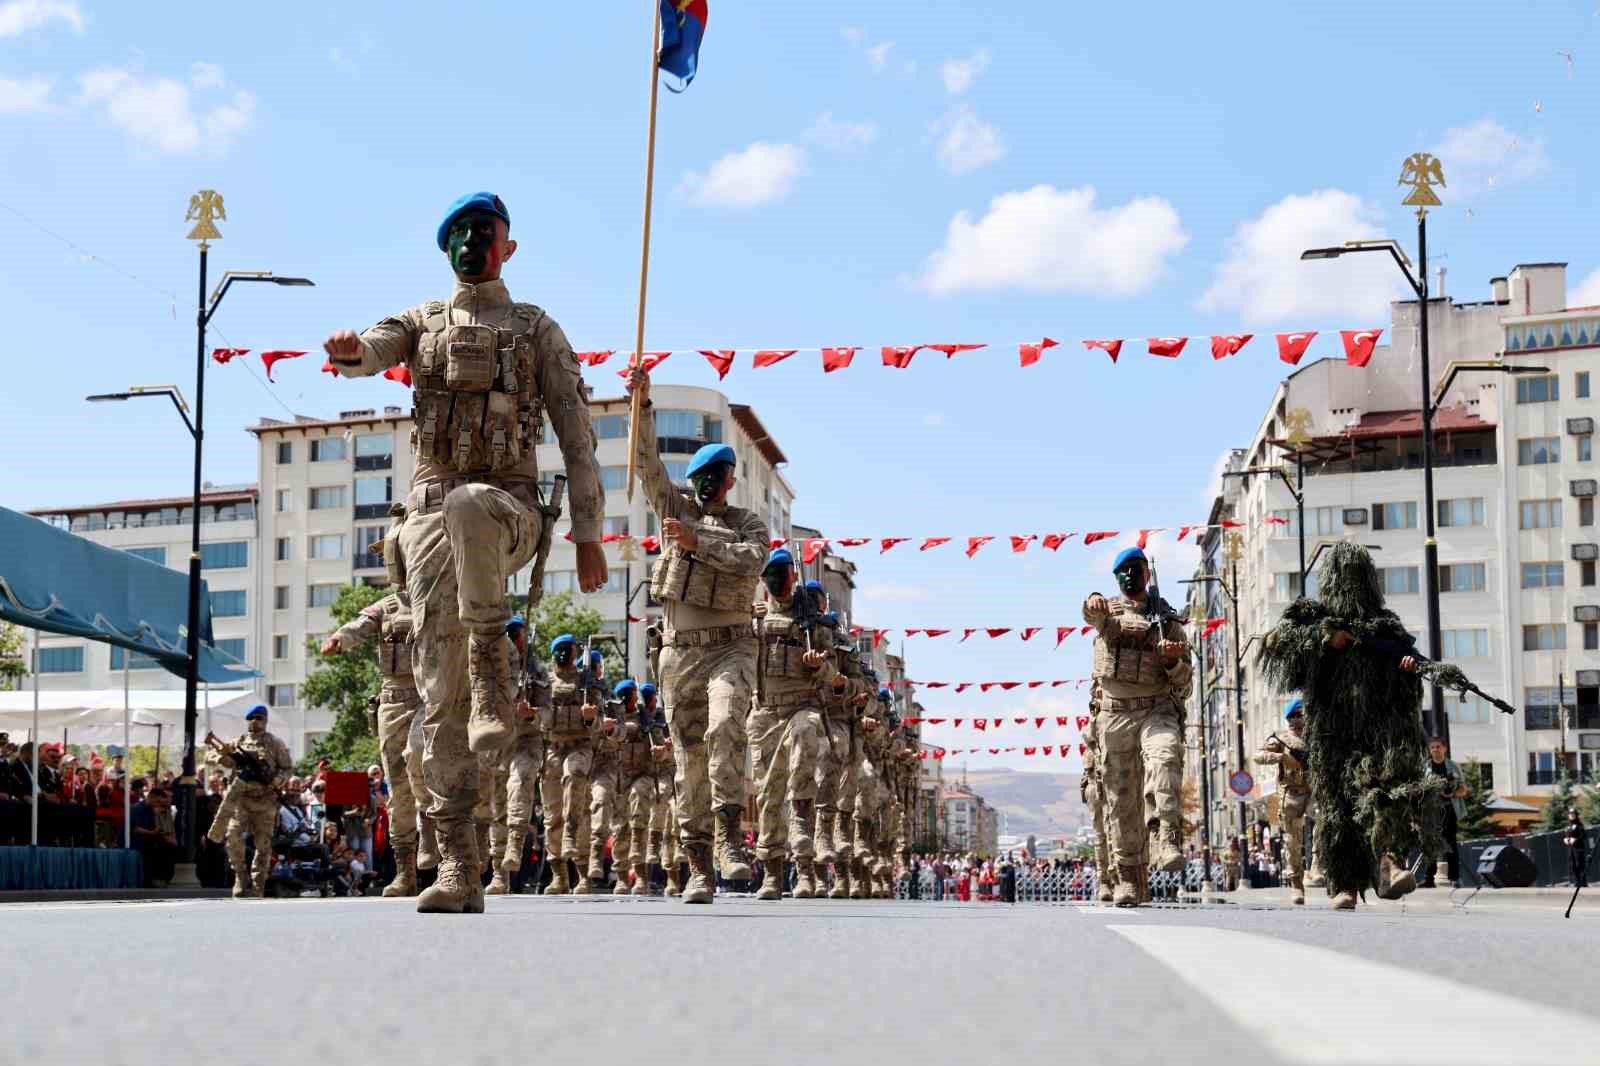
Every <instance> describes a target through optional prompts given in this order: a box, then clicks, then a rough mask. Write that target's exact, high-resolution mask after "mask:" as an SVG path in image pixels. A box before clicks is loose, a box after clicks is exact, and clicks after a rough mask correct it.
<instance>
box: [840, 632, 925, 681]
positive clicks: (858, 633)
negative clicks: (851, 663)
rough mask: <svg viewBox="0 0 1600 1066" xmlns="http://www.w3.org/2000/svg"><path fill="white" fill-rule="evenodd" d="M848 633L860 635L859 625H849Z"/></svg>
mask: <svg viewBox="0 0 1600 1066" xmlns="http://www.w3.org/2000/svg"><path fill="white" fill-rule="evenodd" d="M850 635H851V636H852V637H859V636H860V635H861V627H860V626H851V627H850ZM910 683H911V682H909V681H908V682H906V684H908V685H909V684H910Z"/></svg>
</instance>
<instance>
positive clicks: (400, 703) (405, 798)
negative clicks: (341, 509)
mask: <svg viewBox="0 0 1600 1066" xmlns="http://www.w3.org/2000/svg"><path fill="white" fill-rule="evenodd" d="M379 550H380V551H381V550H382V549H381V548H380V549H379ZM373 640H376V641H377V642H378V674H379V676H380V677H381V678H382V679H383V680H382V685H381V687H380V688H379V689H378V696H377V701H376V702H377V715H376V717H377V726H376V728H375V729H374V730H373V732H374V733H375V734H376V735H377V737H378V752H379V756H380V758H381V760H382V762H383V773H384V777H385V778H387V779H388V781H389V837H390V841H391V842H392V844H393V847H394V864H395V875H394V880H393V881H390V882H389V884H388V885H387V886H386V887H385V888H384V890H383V894H384V895H385V896H414V895H416V894H417V796H418V795H425V794H426V786H425V785H424V782H423V780H422V752H421V750H420V749H417V748H415V747H414V746H413V745H412V743H411V737H412V729H411V726H412V723H413V722H415V721H416V718H417V709H418V708H419V707H420V706H421V705H422V700H421V697H419V696H418V695H417V683H416V680H415V679H414V678H413V676H412V673H411V648H412V642H411V609H410V608H409V607H408V606H407V605H406V602H405V600H404V598H403V596H402V593H401V590H398V589H397V590H396V591H394V592H390V593H389V594H388V595H387V596H384V597H383V598H382V599H381V600H379V601H378V602H376V603H374V604H372V605H370V606H368V607H366V608H363V609H362V611H361V613H360V614H358V615H356V616H355V617H354V618H352V619H351V620H350V621H348V622H346V623H345V624H344V625H342V626H340V627H339V629H338V630H337V631H335V632H334V633H333V634H332V635H331V636H329V637H328V639H327V640H325V641H323V642H322V648H321V649H320V650H321V653H322V655H323V657H324V658H327V657H331V656H334V655H345V654H348V653H349V652H352V651H355V650H356V649H358V648H362V647H365V646H366V645H367V644H369V643H371V642H372V641H373Z"/></svg>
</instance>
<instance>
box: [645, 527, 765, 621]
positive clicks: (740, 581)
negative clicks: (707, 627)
mask: <svg viewBox="0 0 1600 1066" xmlns="http://www.w3.org/2000/svg"><path fill="white" fill-rule="evenodd" d="M746 513H747V512H745V511H742V510H740V509H739V508H737V507H729V508H728V510H727V513H726V514H725V515H723V516H715V515H708V516H706V517H705V518H702V519H701V520H700V521H699V522H696V523H695V534H696V536H699V537H702V538H709V539H712V540H722V541H727V542H728V543H730V544H731V543H733V541H734V533H733V531H732V530H731V529H727V528H724V527H722V526H720V525H711V524H710V523H711V522H722V521H726V522H728V523H730V524H735V525H736V524H738V523H739V522H741V521H743V519H744V516H745V514H746ZM759 580H760V578H759V577H758V576H754V575H752V576H750V577H742V576H740V575H738V574H725V573H723V572H722V571H720V570H715V569H713V568H712V567H710V566H707V565H706V564H705V563H704V562H702V561H701V560H699V559H696V558H695V557H694V556H693V555H691V554H690V553H689V552H686V551H684V550H683V548H681V547H680V546H679V545H678V542H677V541H675V540H674V541H669V542H668V543H667V544H666V546H665V548H664V549H663V551H662V552H661V558H659V559H657V560H656V564H655V569H654V570H653V571H651V574H650V595H651V596H654V597H655V598H656V599H657V600H660V601H661V602H663V603H665V602H666V601H668V600H672V601H675V602H677V603H683V604H687V605H689V606H690V607H700V608H703V609H704V610H708V611H730V612H732V611H737V612H741V613H748V612H749V610H750V607H751V605H752V604H754V603H755V599H756V583H757V582H758V581H759Z"/></svg>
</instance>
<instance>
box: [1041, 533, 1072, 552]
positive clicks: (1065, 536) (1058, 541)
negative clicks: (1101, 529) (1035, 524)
mask: <svg viewBox="0 0 1600 1066" xmlns="http://www.w3.org/2000/svg"><path fill="white" fill-rule="evenodd" d="M1074 536H1076V534H1073V533H1046V534H1045V535H1044V540H1042V541H1040V542H1039V543H1040V544H1043V545H1044V546H1045V547H1046V548H1049V549H1050V550H1051V551H1055V550H1056V549H1057V548H1059V547H1061V546H1062V545H1063V544H1065V543H1066V542H1067V541H1069V540H1071V539H1072V538H1073V537H1074Z"/></svg>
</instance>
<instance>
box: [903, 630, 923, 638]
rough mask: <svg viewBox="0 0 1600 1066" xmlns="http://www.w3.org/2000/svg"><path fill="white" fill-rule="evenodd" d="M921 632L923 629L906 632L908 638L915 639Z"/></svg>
mask: <svg viewBox="0 0 1600 1066" xmlns="http://www.w3.org/2000/svg"><path fill="white" fill-rule="evenodd" d="M921 632H922V630H921V629H908V630H906V636H908V637H914V636H916V635H917V634H918V633H921Z"/></svg>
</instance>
